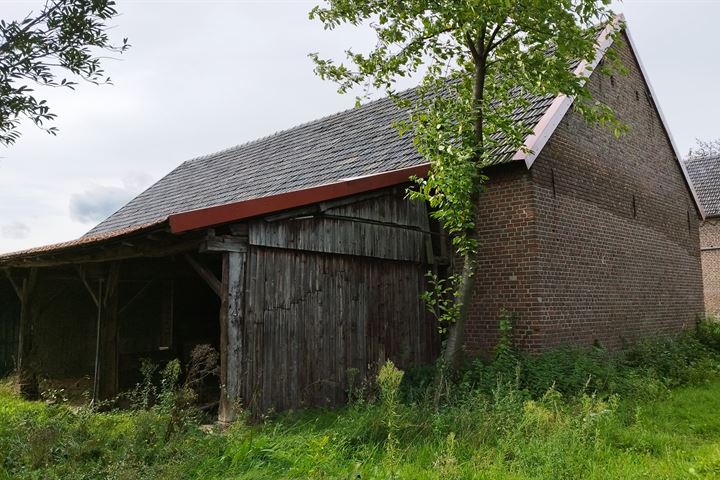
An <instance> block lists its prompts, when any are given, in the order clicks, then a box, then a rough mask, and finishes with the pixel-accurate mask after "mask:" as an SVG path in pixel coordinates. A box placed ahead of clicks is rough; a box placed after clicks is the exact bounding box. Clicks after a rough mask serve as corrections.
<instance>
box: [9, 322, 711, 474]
mask: <svg viewBox="0 0 720 480" xmlns="http://www.w3.org/2000/svg"><path fill="white" fill-rule="evenodd" d="M509 318H510V317H509V316H506V319H507V320H508V322H507V324H506V325H505V327H504V328H505V333H504V335H505V337H507V338H510V337H511V335H512V329H511V328H510V326H511V321H509ZM501 343H502V345H504V346H503V347H502V348H500V347H498V348H496V350H495V352H496V353H495V355H496V356H497V357H498V359H497V360H494V361H486V362H479V361H477V362H474V363H472V364H471V365H468V367H467V368H466V370H465V371H464V375H462V376H461V377H460V378H459V379H458V380H457V381H456V383H455V384H454V385H453V388H452V392H453V395H451V396H446V397H443V399H444V402H443V403H442V404H441V405H439V406H438V408H435V406H434V405H433V404H432V401H431V398H432V393H430V394H429V395H427V396H426V397H423V396H422V395H419V394H418V390H419V389H423V388H427V389H428V391H430V392H431V390H432V388H433V385H432V382H431V381H430V382H426V381H423V378H425V377H428V378H430V379H432V378H433V375H432V372H428V371H427V370H424V371H421V372H413V371H409V372H407V374H405V375H404V374H403V372H401V371H400V370H398V369H397V368H395V367H394V366H393V365H391V364H389V363H388V364H386V365H385V366H383V368H381V370H380V372H379V373H378V378H377V379H376V383H377V384H378V385H377V389H378V390H379V392H380V393H379V398H378V401H376V402H373V401H357V402H354V403H353V404H351V405H349V406H348V407H346V408H344V409H340V410H335V411H332V410H309V411H298V412H288V413H284V414H281V415H276V416H274V417H272V418H269V419H268V420H267V421H266V422H265V423H263V424H255V425H248V424H246V423H243V422H238V423H235V424H233V425H232V426H231V427H230V428H229V429H227V430H226V431H224V432H220V431H218V430H217V429H215V428H213V429H207V428H205V429H202V430H201V429H200V428H199V426H198V423H197V421H198V420H197V419H195V420H192V421H190V422H189V423H188V424H187V426H186V427H185V428H184V429H182V430H178V431H177V432H176V433H175V434H173V435H172V436H171V437H169V438H167V437H166V428H167V424H168V421H169V417H170V413H169V412H168V410H167V409H163V408H156V407H155V406H151V407H150V408H149V409H144V408H139V409H133V410H129V411H114V412H109V413H108V412H106V413H101V412H96V411H92V410H89V409H80V410H73V409H71V408H69V407H67V406H66V405H48V404H46V403H31V402H25V401H22V400H20V399H19V398H17V397H16V396H15V394H14V393H12V392H11V389H10V388H9V387H2V386H0V452H2V453H3V456H2V457H0V478H13V479H14V478H74V479H107V478H109V479H124V478H127V479H130V478H132V479H136V478H137V479H156V478H160V479H162V478H173V479H184V478H203V479H206V478H207V479H212V478H246V479H258V478H303V479H304V478H316V479H320V478H355V479H356V478H363V479H376V478H377V479H387V478H403V479H404V478H412V479H416V478H417V479H453V478H454V479H458V478H472V479H524V478H528V479H530V478H532V479H548V480H550V479H553V480H554V479H575V478H588V479H598V480H599V479H606V478H638V479H639V478H708V479H710V478H716V477H717V475H718V472H720V456H719V455H718V450H717V445H718V443H719V442H720V418H719V417H718V416H717V415H716V412H717V410H718V409H720V376H719V375H718V373H720V372H719V371H718V366H720V350H718V349H717V348H715V347H714V346H717V345H720V328H719V327H718V325H717V324H715V323H710V322H707V321H703V322H701V323H700V324H699V325H698V328H697V329H696V330H694V331H691V332H688V333H687V334H686V335H683V336H681V337H680V338H677V339H674V340H671V339H657V340H653V341H649V342H644V343H643V344H642V345H637V346H633V347H631V348H628V349H626V350H623V351H619V352H608V351H605V350H603V349H602V348H600V347H595V348H593V349H591V350H582V349H578V348H575V349H570V348H566V349H558V350H554V351H551V352H547V353H545V354H542V355H538V356H533V357H531V356H526V355H524V354H521V353H520V352H517V351H514V350H513V348H512V344H511V343H510V342H509V341H507V342H506V341H503V342H501ZM503 352H504V353H503ZM500 358H505V360H502V361H501V360H500ZM510 358H511V359H513V361H507V360H508V359H510ZM176 371H177V370H176V368H175V367H174V366H173V367H171V368H170V369H169V373H168V378H169V379H170V383H173V382H172V378H173V376H174V375H175V373H174V372H176ZM156 373H157V371H156ZM161 391H162V388H159V387H158V395H159V396H160V395H161V393H160V392H161ZM389 432H392V437H390V435H389ZM391 439H392V444H390V443H389V442H390V440H391ZM390 445H392V448H388V447H389V446H390Z"/></svg>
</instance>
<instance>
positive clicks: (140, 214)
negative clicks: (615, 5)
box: [87, 90, 554, 235]
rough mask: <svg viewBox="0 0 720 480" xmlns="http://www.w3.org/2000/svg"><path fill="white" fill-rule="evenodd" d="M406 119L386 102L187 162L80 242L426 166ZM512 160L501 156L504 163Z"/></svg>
mask: <svg viewBox="0 0 720 480" xmlns="http://www.w3.org/2000/svg"><path fill="white" fill-rule="evenodd" d="M411 94H412V90H411V91H408V92H407V93H406V94H405V95H411ZM553 98H554V97H552V96H543V97H531V98H530V104H529V108H527V109H526V110H524V111H518V112H516V117H517V118H516V120H518V121H522V122H523V123H526V124H527V125H529V126H530V127H533V126H534V125H536V124H537V123H538V121H539V120H540V118H541V117H542V116H543V114H544V113H545V112H546V111H547V109H548V107H549V105H550V104H551V103H552V101H553ZM407 114H408V112H407V111H405V110H402V109H400V108H398V107H397V106H396V104H395V102H394V101H392V100H391V99H387V98H385V99H381V100H376V101H373V102H370V103H367V104H365V105H363V106H360V107H358V108H354V109H351V110H346V111H344V112H341V113H337V114H335V115H331V116H328V117H325V118H322V119H320V120H316V121H313V122H310V123H306V124H303V125H300V126H298V127H295V128H291V129H289V130H285V131H281V132H279V133H276V134H274V135H271V136H268V137H265V138H261V139H259V140H255V141H253V142H250V143H246V144H244V145H239V146H236V147H232V148H229V149H227V150H223V151H220V152H217V153H213V154H210V155H206V156H203V157H199V158H195V159H192V160H188V161H186V162H184V163H183V164H181V165H180V166H179V167H177V168H176V169H175V170H173V171H172V172H170V173H169V174H168V175H166V176H165V177H163V178H162V179H161V180H160V181H158V182H157V183H156V184H154V185H153V186H151V187H150V188H149V189H147V190H146V191H145V192H143V193H142V194H140V195H139V196H137V197H136V198H134V199H133V200H131V201H130V202H129V203H128V204H127V205H125V206H124V207H122V208H121V209H120V210H118V211H117V212H116V213H114V214H113V215H111V216H110V217H109V218H108V219H106V220H105V221H103V222H101V223H100V224H99V225H97V226H96V227H95V228H93V229H92V230H90V232H88V234H87V235H97V234H99V233H105V232H110V231H114V230H119V229H125V228H129V227H132V226H133V225H138V224H144V223H150V222H156V221H158V220H162V219H165V218H168V217H169V216H171V215H173V214H177V213H181V212H188V211H194V210H200V209H207V208H208V207H215V206H220V205H227V204H233V203H237V202H242V201H246V200H250V199H258V198H265V197H271V196H275V195H278V194H282V193H288V192H296V191H299V190H303V189H308V188H312V187H317V186H320V185H327V184H333V183H339V182H343V181H346V180H347V179H351V178H358V177H366V176H372V175H377V174H381V173H384V172H391V171H395V170H400V169H404V168H408V167H417V166H420V165H424V164H427V160H425V159H424V158H423V157H422V156H420V154H419V153H418V151H417V147H416V146H415V145H414V144H413V140H412V136H411V135H403V136H400V135H399V134H398V131H397V129H396V127H395V124H396V123H397V122H399V121H403V120H406V119H407ZM513 153H515V152H514V151H513V152H510V151H502V150H501V152H500V154H501V155H502V156H503V159H504V158H505V157H507V158H508V159H510V158H511V157H512V154H513ZM407 180H408V177H405V179H404V181H407Z"/></svg>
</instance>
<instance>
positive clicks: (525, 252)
mask: <svg viewBox="0 0 720 480" xmlns="http://www.w3.org/2000/svg"><path fill="white" fill-rule="evenodd" d="M486 173H487V175H488V177H489V179H490V180H489V181H488V184H487V189H486V191H485V193H484V194H483V196H482V200H481V202H480V206H479V209H478V219H477V225H478V227H479V228H478V230H479V241H480V250H479V252H478V262H479V263H478V274H477V276H476V280H475V290H474V294H473V303H472V306H471V309H470V318H469V321H468V323H467V327H466V332H465V335H466V339H465V340H466V347H467V349H468V350H469V351H470V352H471V353H480V352H487V351H489V350H490V349H491V348H492V347H493V346H494V345H495V344H496V343H497V337H498V318H499V317H500V314H501V313H502V311H503V310H505V311H507V312H509V313H510V312H511V313H513V314H516V315H518V316H519V317H520V318H521V319H526V318H533V317H535V316H537V313H538V308H537V301H536V298H535V295H534V292H533V291H532V290H533V288H534V285H536V284H537V282H538V278H539V275H538V250H539V240H538V238H537V233H536V228H535V195H534V186H533V184H532V180H531V178H530V175H529V173H528V170H527V168H526V167H525V163H523V162H516V163H514V164H511V165H503V166H500V167H495V168H493V169H490V170H488V171H487V172H486ZM534 328H536V326H535V325H532V323H531V322H521V323H519V324H518V325H517V329H516V333H517V334H518V337H519V338H522V339H528V341H529V342H532V341H533V338H534V337H535V334H536V333H537V332H534V331H533V329H534Z"/></svg>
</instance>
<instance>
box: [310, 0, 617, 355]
mask: <svg viewBox="0 0 720 480" xmlns="http://www.w3.org/2000/svg"><path fill="white" fill-rule="evenodd" d="M609 3H610V1H609V0H567V1H562V2H559V1H557V0H455V1H447V2H434V1H429V0H403V1H396V0H332V1H329V2H326V3H325V4H324V6H316V7H315V8H314V9H313V10H312V11H311V12H310V18H315V19H318V20H319V21H321V22H322V23H323V24H324V27H325V28H326V29H334V28H336V27H338V26H340V25H342V24H351V25H355V26H360V25H362V24H369V25H370V26H371V28H373V29H374V31H375V34H376V36H377V44H376V45H375V47H374V48H373V49H372V50H371V51H370V53H368V54H362V53H357V52H355V51H353V50H347V64H346V63H335V62H334V61H333V60H330V59H323V58H321V57H320V56H319V55H318V54H317V53H313V54H311V55H310V56H311V58H312V59H313V60H314V62H315V71H316V73H317V74H318V75H319V76H320V77H321V78H323V79H328V80H331V81H333V82H336V83H337V84H338V86H339V92H340V93H345V92H347V91H349V90H351V89H353V88H356V87H363V88H364V92H365V95H367V93H368V92H369V91H370V90H371V89H377V90H380V91H384V92H385V93H387V94H388V95H390V96H391V97H392V98H394V99H395V100H396V101H397V102H398V104H399V105H400V106H401V107H403V108H406V109H407V111H408V118H407V121H406V122H403V124H402V125H400V130H401V133H404V132H406V131H410V130H411V131H412V133H413V135H414V142H415V144H416V146H417V148H418V150H419V152H420V153H421V154H422V155H423V156H424V157H425V158H426V159H427V160H428V161H429V162H430V172H429V174H428V176H427V178H425V179H415V180H416V187H415V188H414V189H413V190H411V191H410V192H409V196H410V197H411V198H415V199H421V200H425V201H427V202H429V204H430V206H431V207H432V209H433V213H432V214H433V215H434V216H435V217H436V218H437V219H439V220H440V221H441V222H442V224H443V226H444V228H445V229H446V231H448V233H449V234H450V235H451V236H452V238H453V243H454V248H455V249H456V253H457V257H460V258H461V259H462V271H461V273H459V274H455V275H452V276H450V278H448V279H437V278H435V279H434V282H433V283H434V289H433V291H432V292H430V293H429V294H427V295H426V300H429V301H430V303H431V306H432V307H434V308H436V309H437V310H438V311H437V314H438V316H439V319H440V321H441V322H442V324H444V325H449V334H448V338H447V341H446V344H445V352H444V359H445V362H446V363H447V364H448V365H450V366H456V364H457V360H458V357H459V351H460V348H461V346H462V343H463V331H464V325H465V321H466V319H467V315H468V308H467V307H468V305H469V303H470V299H471V294H472V291H473V285H474V278H475V276H476V275H477V271H476V270H477V264H478V263H477V261H476V255H477V250H478V240H477V233H478V231H477V228H478V226H477V225H476V223H475V218H476V210H477V208H482V206H481V205H479V203H478V202H479V199H480V194H481V192H482V189H483V185H484V182H485V180H486V177H485V175H484V174H483V169H484V168H485V167H487V166H488V165H490V164H492V163H494V162H496V161H498V158H497V155H496V154H497V151H498V150H499V149H500V147H502V150H503V151H517V150H519V149H521V148H523V147H524V140H525V138H526V137H527V135H528V134H529V133H530V128H531V126H530V125H527V124H523V123H522V122H517V121H514V120H513V114H514V113H517V112H519V111H520V112H521V111H522V110H523V109H524V108H525V107H526V106H527V105H528V103H529V99H530V98H532V97H533V96H545V95H551V96H556V95H568V96H571V97H574V98H575V102H574V108H575V110H576V111H578V112H580V114H582V116H583V117H584V118H585V119H586V120H587V121H588V122H591V123H593V124H601V125H605V126H608V127H610V128H612V129H613V130H614V131H615V132H616V133H618V134H619V133H620V132H621V131H622V130H623V128H624V127H623V125H622V123H620V122H619V121H618V120H617V119H616V118H615V117H614V115H613V113H612V111H611V109H610V108H609V107H608V106H606V105H604V104H602V103H599V102H597V101H594V100H593V99H592V97H591V94H590V91H589V89H588V87H587V85H586V82H585V79H586V78H585V76H583V75H580V76H578V75H577V74H576V73H575V72H574V71H573V68H571V66H572V65H577V62H578V61H580V60H588V61H590V62H591V61H592V60H593V59H594V58H595V56H596V53H597V37H598V33H599V32H600V30H602V29H603V27H605V26H606V25H608V24H609V23H613V24H615V23H619V21H618V20H617V19H616V17H615V16H614V15H613V13H612V11H611V10H610V9H609V7H608V5H609ZM618 33H619V28H612V29H611V32H610V35H611V36H616V35H618ZM606 58H609V59H610V61H609V62H606V66H605V68H607V69H611V68H612V67H617V66H618V65H619V62H618V61H617V57H616V56H615V55H614V54H613V52H608V54H607V57H606ZM606 73H607V72H606ZM409 76H420V77H421V83H420V86H419V87H418V88H417V89H415V90H413V91H411V92H410V93H400V94H398V93H397V92H396V91H395V89H394V85H395V83H396V81H397V80H398V79H399V78H401V77H409ZM360 100H361V97H358V102H359V101H360ZM448 292H450V297H449V298H450V300H449V301H448V300H447V298H448V297H447V294H448ZM443 295H445V297H444V298H443Z"/></svg>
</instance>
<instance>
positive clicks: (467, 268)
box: [443, 255, 475, 371]
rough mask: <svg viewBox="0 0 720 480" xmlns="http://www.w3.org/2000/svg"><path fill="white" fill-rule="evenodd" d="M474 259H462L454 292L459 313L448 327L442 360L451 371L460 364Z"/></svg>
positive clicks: (472, 287)
mask: <svg viewBox="0 0 720 480" xmlns="http://www.w3.org/2000/svg"><path fill="white" fill-rule="evenodd" d="M474 260H475V259H473V258H471V257H470V256H469V255H465V257H464V258H463V270H462V276H461V277H460V285H459V286H458V289H457V291H456V292H455V301H456V302H460V312H459V315H458V318H457V319H456V320H455V323H454V324H452V325H451V326H450V329H449V333H448V339H447V343H446V344H445V354H444V356H443V360H444V361H445V365H447V366H448V368H449V369H450V370H451V371H452V370H455V369H456V368H457V367H458V366H459V364H460V358H461V355H460V354H461V353H462V347H463V343H465V342H464V340H465V324H466V323H467V318H468V314H469V308H470V304H471V302H472V293H473V289H474V286H475V267H474V266H475V261H474Z"/></svg>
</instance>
